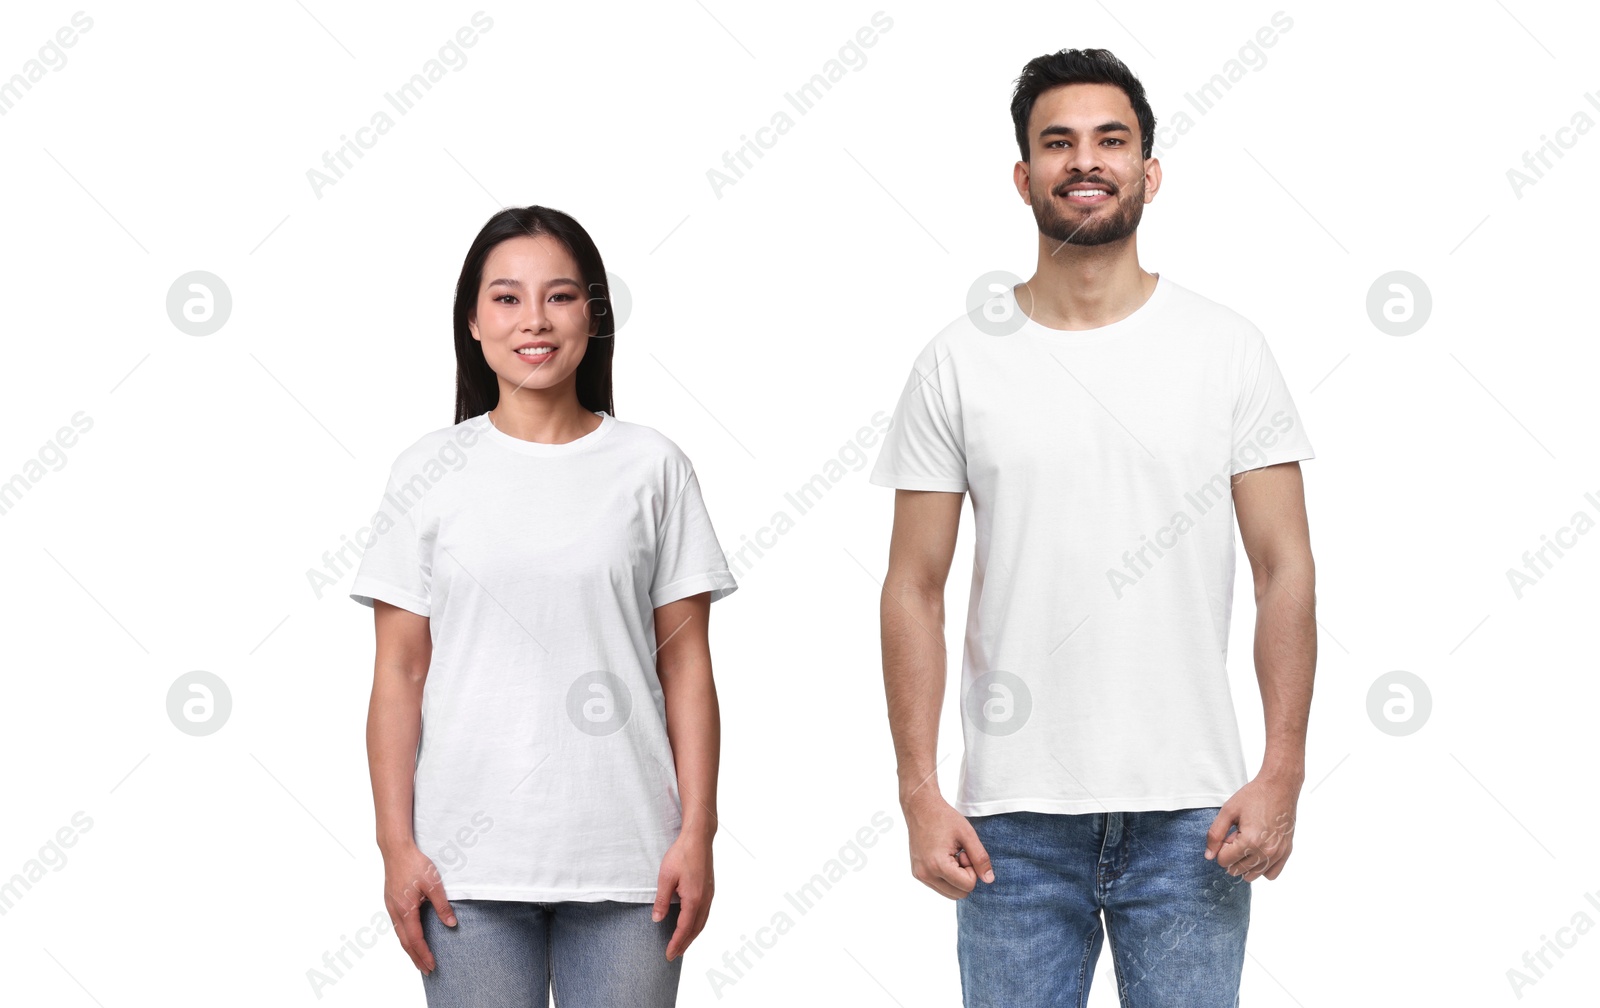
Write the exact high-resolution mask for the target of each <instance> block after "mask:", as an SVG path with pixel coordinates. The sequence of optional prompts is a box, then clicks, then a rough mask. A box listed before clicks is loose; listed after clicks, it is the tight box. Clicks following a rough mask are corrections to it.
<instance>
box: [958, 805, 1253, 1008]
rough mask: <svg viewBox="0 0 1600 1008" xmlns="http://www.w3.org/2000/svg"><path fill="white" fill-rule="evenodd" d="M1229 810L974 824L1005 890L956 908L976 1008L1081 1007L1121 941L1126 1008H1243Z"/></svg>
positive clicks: (1029, 817) (1022, 815)
mask: <svg viewBox="0 0 1600 1008" xmlns="http://www.w3.org/2000/svg"><path fill="white" fill-rule="evenodd" d="M1217 812H1218V809H1217V808H1190V809H1179V810H1176V811H1164V812H1095V813H1088V814H1084V815H1062V814H1050V813H1044V812H1002V813H999V814H996V815H987V816H969V817H968V821H969V822H971V823H972V826H973V828H974V829H975V830H976V831H977V834H978V840H979V842H981V843H982V844H983V847H984V849H985V850H986V851H987V852H988V854H989V860H990V862H991V863H992V865H993V867H994V874H995V880H994V881H993V882H992V883H986V882H984V881H983V880H981V879H980V880H979V881H978V886H977V888H976V889H974V890H973V891H972V892H971V893H969V894H968V895H967V896H966V897H965V898H963V899H961V900H959V901H957V903H956V935H957V943H956V951H957V959H958V960H959V963H960V967H961V990H962V997H963V1003H964V1004H965V1006H966V1008H979V1006H983V1008H1058V1006H1059V1008H1082V1006H1083V1005H1085V1004H1087V1003H1088V998H1089V983H1090V981H1091V980H1092V979H1093V978H1094V967H1095V961H1096V960H1097V959H1098V958H1099V956H1100V946H1101V944H1102V943H1103V942H1104V940H1105V939H1106V938H1107V937H1109V938H1110V940H1111V956H1112V962H1113V964H1114V965H1115V967H1116V977H1117V987H1118V989H1119V991H1120V993H1121V1004H1122V1005H1123V1008H1237V1005H1238V1003H1239V976H1240V973H1241V972H1242V971H1243V968H1244V945H1245V931H1246V930H1247V928H1248V926H1249V923H1250V885H1251V883H1249V882H1245V881H1243V880H1242V879H1240V878H1236V877H1234V876H1232V875H1229V874H1228V871H1227V869H1226V868H1224V867H1222V866H1221V865H1219V864H1218V863H1217V862H1216V861H1214V860H1213V861H1207V860H1206V856H1205V850H1206V830H1208V829H1209V828H1210V827H1211V822H1212V820H1214V819H1215V818H1216V817H1217Z"/></svg>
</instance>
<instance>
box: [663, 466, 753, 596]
mask: <svg viewBox="0 0 1600 1008" xmlns="http://www.w3.org/2000/svg"><path fill="white" fill-rule="evenodd" d="M656 542H657V546H656V567H655V575H654V577H652V578H651V580H650V605H651V606H653V607H660V606H664V605H666V604H667V603H668V602H676V601H677V600H678V599H681V598H688V597H689V596H690V595H698V594H700V593H701V592H705V591H709V592H710V593H711V601H713V602H715V601H717V600H718V599H720V598H725V597H727V596H728V595H731V594H733V593H734V592H735V591H736V590H737V589H738V587H739V585H738V582H736V581H735V580H734V579H733V573H732V572H731V571H729V570H728V560H727V557H726V556H724V555H723V552H722V546H721V545H720V544H719V543H718V542H717V533H716V531H715V530H714V529H713V528H712V527H711V515H710V514H709V513H708V512H707V511H706V504H705V499H704V498H703V497H702V496H701V493H700V479H699V477H697V476H696V475H695V472H694V468H693V467H692V466H689V467H686V469H685V472H684V476H683V479H682V482H681V484H680V485H679V487H678V489H677V491H676V499H675V500H674V501H673V502H672V504H671V505H670V506H669V507H668V509H667V513H666V516H665V517H663V518H662V519H661V522H660V525H659V526H658V529H657V535H656Z"/></svg>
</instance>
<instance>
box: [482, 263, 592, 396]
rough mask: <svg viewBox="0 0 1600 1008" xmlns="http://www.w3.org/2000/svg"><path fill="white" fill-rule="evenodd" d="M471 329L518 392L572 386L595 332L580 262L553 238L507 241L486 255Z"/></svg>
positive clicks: (487, 358)
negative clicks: (520, 390)
mask: <svg viewBox="0 0 1600 1008" xmlns="http://www.w3.org/2000/svg"><path fill="white" fill-rule="evenodd" d="M467 326H468V328H469V329H470V330H471V331H472V338H473V339H475V340H477V341H478V342H479V343H481V344H483V359H484V360H485V361H487V362H488V364H489V367H491V368H493V369H494V372H495V374H497V375H499V376H500V379H501V381H502V382H504V383H506V384H509V385H510V386H511V387H512V388H514V389H519V388H536V389H548V388H554V387H556V386H559V385H560V384H561V383H562V382H564V381H568V380H570V379H571V376H572V374H573V373H574V372H575V371H577V369H578V363H579V362H580V361H582V360H583V355H584V352H585V351H587V350H588V348H589V338H590V336H591V335H593V334H594V332H595V331H596V329H597V326H596V325H595V323H594V321H593V315H592V314H591V312H590V311H589V296H588V291H587V290H586V289H585V288H584V285H583V276H582V275H581V274H580V273H579V271H578V263H577V260H575V259H574V258H573V257H572V253H571V252H569V251H567V247H566V246H565V245H563V244H561V242H559V241H557V240H556V239H554V238H551V237H549V236H548V235H537V236H529V237H525V238H508V239H506V240H505V241H503V242H501V243H500V244H499V245H496V246H495V247H494V248H493V249H492V250H491V251H490V252H489V258H488V260H487V261H486V262H485V263H484V266H483V281H482V283H481V284H480V285H479V288H478V304H477V307H476V308H475V309H474V312H473V315H472V316H471V317H469V318H468V321H467ZM536 347H550V348H552V349H550V350H548V351H543V350H536V349H532V348H536ZM525 348H527V349H525Z"/></svg>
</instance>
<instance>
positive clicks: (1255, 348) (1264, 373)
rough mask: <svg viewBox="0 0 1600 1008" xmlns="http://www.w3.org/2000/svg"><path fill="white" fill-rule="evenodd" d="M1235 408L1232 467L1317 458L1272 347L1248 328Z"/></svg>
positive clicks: (1239, 468)
mask: <svg viewBox="0 0 1600 1008" xmlns="http://www.w3.org/2000/svg"><path fill="white" fill-rule="evenodd" d="M1237 381H1238V385H1237V389H1238V392H1237V395H1236V397H1235V399H1234V406H1233V457H1232V463H1231V465H1232V471H1233V472H1234V473H1235V474H1237V473H1242V472H1244V471H1246V470H1248V469H1259V468H1260V467H1262V466H1269V465H1278V464H1279V463H1282V462H1294V461H1297V460H1299V459H1308V458H1315V457H1316V455H1315V452H1313V451H1312V448H1311V441H1310V439H1309V438H1308V437H1307V435H1306V430H1305V426H1304V425H1303V424H1301V422H1300V414H1299V412H1298V411H1297V410H1296V409H1295V406H1294V399H1293V398H1291V397H1290V395H1289V384H1288V382H1286V381H1284V379H1283V372H1281V371H1279V370H1278V362H1277V360H1276V359H1275V358H1274V357H1273V356H1272V348H1271V347H1269V346H1268V345H1267V341H1266V338H1265V337H1264V336H1262V335H1261V333H1260V331H1259V330H1255V329H1252V330H1251V332H1250V334H1249V338H1248V339H1247V340H1246V341H1245V344H1244V347H1243V349H1242V352H1241V354H1240V364H1239V371H1238V376H1237Z"/></svg>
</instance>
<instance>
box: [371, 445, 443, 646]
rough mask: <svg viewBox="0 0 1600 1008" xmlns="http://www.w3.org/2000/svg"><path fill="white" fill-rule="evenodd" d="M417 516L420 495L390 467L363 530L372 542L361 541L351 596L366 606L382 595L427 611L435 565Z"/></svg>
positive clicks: (407, 607) (417, 610)
mask: <svg viewBox="0 0 1600 1008" xmlns="http://www.w3.org/2000/svg"><path fill="white" fill-rule="evenodd" d="M397 464H398V463H397ZM421 517H422V516H421V501H420V500H418V499H417V496H416V495H415V493H413V492H410V491H408V490H407V489H406V488H405V487H402V486H401V485H400V482H399V480H397V478H396V476H395V473H394V470H392V469H391V470H390V473H389V480H388V483H387V484H386V485H385V487H384V494H383V500H382V501H380V502H379V505H378V512H377V514H376V515H375V516H374V518H373V523H372V525H371V526H370V528H371V529H372V531H371V532H369V533H368V535H367V539H368V540H369V541H370V543H362V544H361V545H363V546H364V547H365V552H364V553H362V554H361V565H360V566H359V567H358V568H357V569H356V577H355V581H353V582H352V583H351V585H350V597H351V598H353V599H355V600H356V601H357V602H360V603H361V604H362V605H364V606H371V605H372V604H373V600H374V599H381V600H382V601H384V602H387V603H389V604H390V605H395V606H399V607H400V608H401V609H405V610H408V611H410V612H414V613H416V614H417V615H418V616H427V615H428V614H429V610H430V609H431V602H432V581H433V567H432V559H431V550H430V549H429V548H428V544H427V543H426V542H424V539H423V528H422V521H421Z"/></svg>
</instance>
